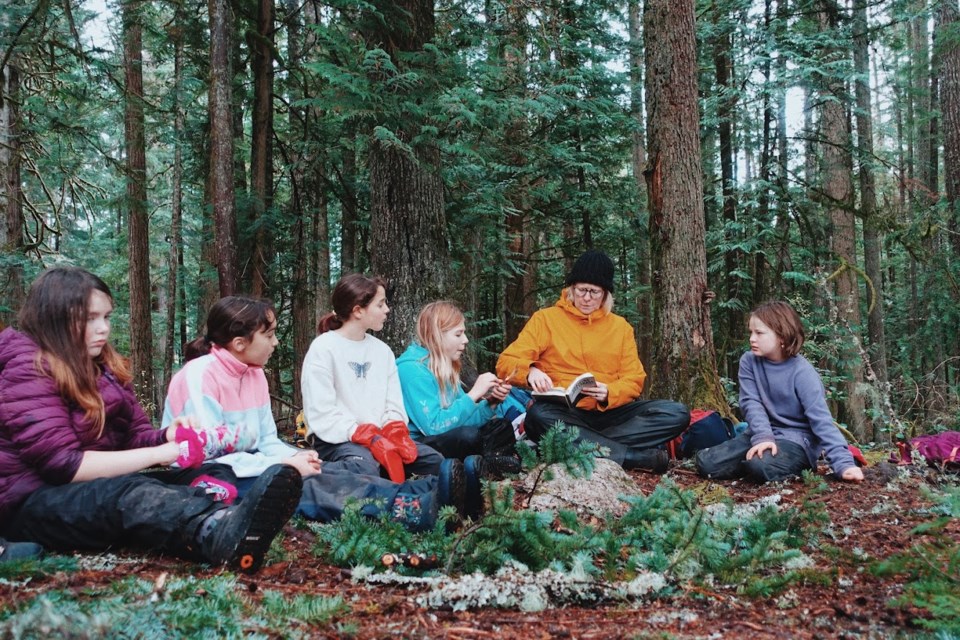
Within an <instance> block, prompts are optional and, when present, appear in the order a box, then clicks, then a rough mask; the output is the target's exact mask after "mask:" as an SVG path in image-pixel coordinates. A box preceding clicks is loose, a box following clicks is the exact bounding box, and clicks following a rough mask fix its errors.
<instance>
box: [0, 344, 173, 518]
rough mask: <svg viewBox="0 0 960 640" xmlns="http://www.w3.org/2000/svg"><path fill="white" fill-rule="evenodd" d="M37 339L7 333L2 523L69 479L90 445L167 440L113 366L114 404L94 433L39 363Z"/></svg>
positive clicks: (0, 440)
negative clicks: (95, 436)
mask: <svg viewBox="0 0 960 640" xmlns="http://www.w3.org/2000/svg"><path fill="white" fill-rule="evenodd" d="M38 351H39V347H38V346H37V344H36V343H35V342H34V341H33V340H32V339H31V338H30V337H29V336H27V335H26V334H23V333H20V332H18V331H15V330H13V329H5V330H4V331H3V332H0V528H2V527H3V524H4V523H6V522H8V521H9V518H10V517H11V516H12V514H13V512H14V511H15V510H16V509H17V507H19V506H20V504H21V503H22V502H23V501H24V500H26V499H27V497H28V496H29V495H30V494H31V493H32V492H33V491H35V490H36V489H38V488H39V487H42V486H44V485H60V484H67V483H69V482H70V481H71V480H72V479H73V477H74V476H75V475H76V473H77V469H79V468H80V462H81V460H82V459H83V452H84V451H89V450H99V451H110V450H114V451H116V450H124V449H136V448H139V447H152V446H156V445H159V444H163V443H164V442H165V441H166V438H165V434H164V432H163V431H159V430H157V429H154V428H153V425H151V424H150V419H149V418H147V415H146V414H145V413H144V412H143V409H142V408H141V407H140V404H139V403H138V402H137V399H136V397H135V396H134V395H133V390H132V389H131V388H130V386H129V385H128V386H124V385H121V384H120V382H119V381H118V380H117V379H116V378H115V377H114V376H113V373H112V372H110V371H109V370H105V371H104V372H103V375H101V376H100V379H99V381H98V383H97V387H98V388H99V390H100V395H101V396H102V397H103V404H104V409H105V411H106V426H105V428H104V430H103V435H101V436H100V438H98V439H96V440H94V439H93V436H91V435H86V433H87V431H88V429H87V428H86V425H85V423H84V419H83V414H84V412H83V410H82V409H80V408H79V407H78V406H76V405H74V404H73V403H68V402H66V401H64V399H63V398H62V397H61V396H60V392H59V391H58V390H57V385H56V383H55V382H54V381H53V378H51V377H49V376H46V375H44V374H42V373H40V372H39V371H37V367H36V364H35V358H36V354H37V352H38Z"/></svg>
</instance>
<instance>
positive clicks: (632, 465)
mask: <svg viewBox="0 0 960 640" xmlns="http://www.w3.org/2000/svg"><path fill="white" fill-rule="evenodd" d="M669 465H670V456H669V455H668V454H667V452H666V451H664V450H663V449H627V452H626V454H625V455H624V456H623V468H624V469H626V470H627V471H633V470H640V471H649V472H650V473H656V474H658V475H663V474H664V473H666V472H667V467H668V466H669Z"/></svg>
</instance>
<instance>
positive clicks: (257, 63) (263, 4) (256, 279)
mask: <svg viewBox="0 0 960 640" xmlns="http://www.w3.org/2000/svg"><path fill="white" fill-rule="evenodd" d="M273 23H274V3H273V0H259V3H258V11H257V34H256V37H255V38H254V43H253V46H252V47H251V49H252V52H253V62H252V65H251V66H252V70H253V92H254V97H253V125H252V137H251V141H250V186H251V188H252V190H253V201H252V207H251V213H252V218H253V219H252V221H251V222H252V223H253V227H254V228H255V229H256V233H255V234H254V240H253V251H252V252H251V254H250V260H251V263H252V264H251V268H252V278H251V280H252V292H253V294H254V295H256V296H265V295H268V292H269V291H270V289H271V286H270V282H271V280H270V274H269V268H270V262H271V261H272V260H271V256H272V254H273V233H272V227H273V225H272V224H267V223H265V221H264V220H263V219H262V218H263V215H264V213H265V212H267V211H269V210H270V208H271V206H272V205H273V144H272V141H273V47H274V43H273V32H274V27H273Z"/></svg>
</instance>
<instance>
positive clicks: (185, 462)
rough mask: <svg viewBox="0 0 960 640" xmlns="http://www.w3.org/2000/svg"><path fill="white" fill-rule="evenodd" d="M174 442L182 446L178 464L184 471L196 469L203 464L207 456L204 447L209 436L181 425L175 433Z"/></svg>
mask: <svg viewBox="0 0 960 640" xmlns="http://www.w3.org/2000/svg"><path fill="white" fill-rule="evenodd" d="M174 440H175V441H176V443H177V444H178V445H179V446H180V457H178V458H177V464H178V465H180V466H181V467H182V468H184V469H196V468H197V467H199V466H200V465H201V464H203V461H204V459H206V455H205V454H204V451H203V447H204V445H206V444H207V434H206V433H204V432H202V431H197V430H195V429H191V428H190V427H185V426H183V425H180V426H178V427H177V430H176V431H175V432H174Z"/></svg>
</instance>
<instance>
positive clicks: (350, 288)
mask: <svg viewBox="0 0 960 640" xmlns="http://www.w3.org/2000/svg"><path fill="white" fill-rule="evenodd" d="M380 287H383V288H384V290H386V288H387V282H386V280H384V279H383V278H381V277H379V276H365V275H363V274H362V273H351V274H349V275H345V276H343V277H342V278H340V281H339V282H338V283H337V286H335V287H334V288H333V294H332V295H331V296H330V303H331V304H332V305H333V311H331V312H330V313H328V314H327V315H325V316H323V317H322V318H320V322H318V323H317V335H320V334H321V333H326V332H327V331H333V330H334V329H339V328H340V327H342V326H343V323H344V322H346V321H347V320H349V319H350V314H351V313H353V308H354V307H360V308H363V307H366V306H367V305H368V304H370V302H371V301H372V300H373V299H374V297H375V296H376V295H377V290H378V289H379V288H380Z"/></svg>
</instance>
